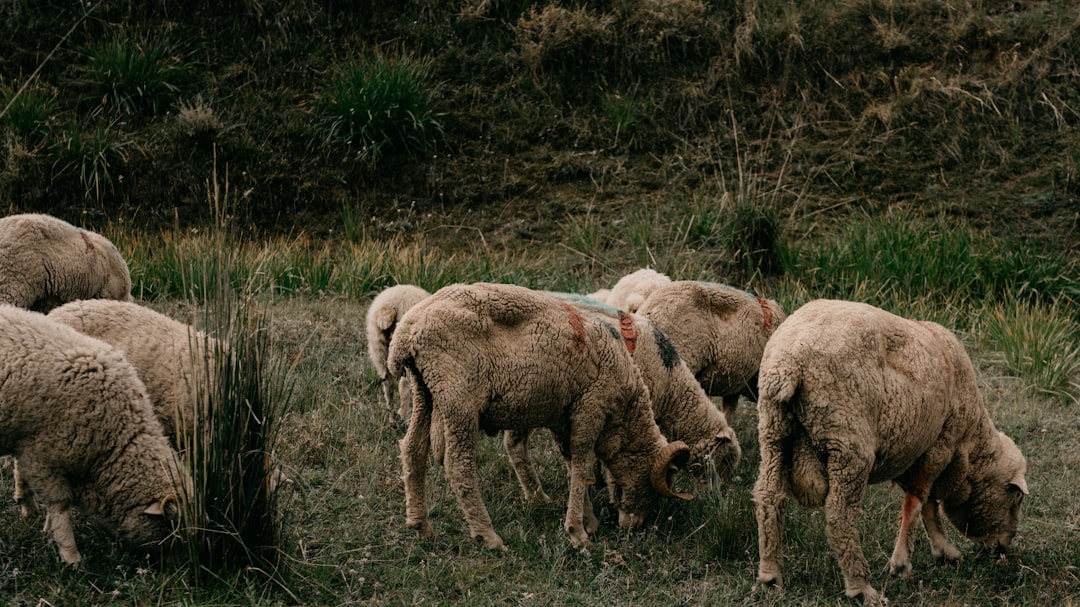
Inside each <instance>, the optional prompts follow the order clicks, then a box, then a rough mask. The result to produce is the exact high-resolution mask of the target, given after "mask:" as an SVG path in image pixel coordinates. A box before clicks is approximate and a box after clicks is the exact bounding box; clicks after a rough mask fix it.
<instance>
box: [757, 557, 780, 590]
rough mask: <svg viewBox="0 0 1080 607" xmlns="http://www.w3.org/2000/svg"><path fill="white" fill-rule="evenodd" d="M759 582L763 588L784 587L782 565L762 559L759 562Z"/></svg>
mask: <svg viewBox="0 0 1080 607" xmlns="http://www.w3.org/2000/svg"><path fill="white" fill-rule="evenodd" d="M757 581H758V584H760V585H761V586H762V587H763V588H782V587H783V586H784V579H783V577H781V575H780V567H779V566H778V565H777V564H776V563H772V562H768V561H762V562H761V563H758V575H757Z"/></svg>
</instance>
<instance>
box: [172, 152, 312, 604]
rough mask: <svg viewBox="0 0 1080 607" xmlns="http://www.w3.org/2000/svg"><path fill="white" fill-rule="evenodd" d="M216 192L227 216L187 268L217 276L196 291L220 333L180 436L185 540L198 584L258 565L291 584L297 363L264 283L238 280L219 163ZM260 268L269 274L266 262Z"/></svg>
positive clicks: (205, 318)
mask: <svg viewBox="0 0 1080 607" xmlns="http://www.w3.org/2000/svg"><path fill="white" fill-rule="evenodd" d="M207 194H208V197H209V198H210V202H211V204H212V206H213V207H214V209H215V215H216V216H217V217H218V221H219V223H218V224H217V226H216V227H215V229H214V230H213V231H212V233H211V234H210V235H209V236H208V240H207V244H208V247H207V249H206V250H204V251H202V252H201V253H200V255H199V256H198V257H197V258H195V259H192V260H191V262H190V263H189V264H187V265H186V266H184V267H183V268H181V269H180V271H181V273H185V270H186V269H191V268H195V267H202V268H203V271H202V274H201V275H202V276H203V277H209V279H208V280H206V279H204V282H203V283H202V285H201V286H202V288H203V289H204V290H203V291H201V292H199V293H198V295H199V297H197V296H196V291H194V290H188V291H187V292H188V293H190V294H191V295H190V297H191V299H190V303H191V305H192V307H193V308H194V309H195V310H196V312H195V316H196V318H197V322H196V325H197V326H199V327H200V328H202V329H204V330H205V331H206V333H207V335H212V336H214V337H216V341H215V342H214V343H213V344H210V343H206V344H203V345H204V347H203V348H201V350H202V351H205V352H207V355H206V358H205V359H204V360H194V361H192V363H193V367H194V368H195V369H196V372H195V373H194V377H193V378H192V384H191V386H189V388H190V391H191V398H192V400H193V402H195V403H197V404H198V406H196V407H195V408H194V411H195V412H194V415H195V419H194V420H193V422H194V423H193V424H192V426H193V430H192V431H191V433H190V434H188V433H187V432H184V431H181V432H179V434H178V437H177V447H178V451H179V452H180V454H181V457H182V461H183V463H184V464H185V465H186V466H187V468H188V469H189V471H190V472H191V476H192V479H193V487H192V490H191V492H190V494H186V495H184V496H183V498H182V500H181V503H182V504H183V512H182V520H183V521H184V522H183V525H182V527H181V529H180V530H179V534H180V545H181V550H182V551H183V552H184V554H185V556H186V558H187V560H186V565H187V567H188V571H189V573H190V575H191V579H192V582H193V584H195V585H196V586H205V585H207V584H209V583H210V582H212V581H214V582H219V581H225V580H230V579H232V578H233V577H234V576H240V575H246V574H251V573H255V574H257V576H256V577H261V578H264V579H266V580H270V581H272V582H275V583H276V584H277V585H279V586H280V587H281V588H283V589H284V588H285V586H284V584H283V583H282V580H284V579H285V578H286V577H287V575H288V572H287V568H286V563H287V560H286V559H284V558H283V556H284V550H283V548H282V540H283V538H282V529H283V520H284V517H283V513H282V511H281V509H280V508H279V503H280V499H281V494H282V492H283V491H285V490H286V486H287V484H288V479H287V476H286V475H285V473H283V471H282V470H283V466H282V464H281V462H279V461H278V460H277V457H276V453H277V451H278V446H279V445H278V441H279V435H280V428H281V426H280V424H281V421H282V418H283V417H284V416H285V415H286V414H287V413H288V411H289V409H290V406H291V396H292V387H293V386H292V374H291V372H292V367H290V366H288V364H287V361H285V360H284V358H283V357H282V356H280V354H279V353H278V352H277V351H276V344H275V342H274V340H273V333H272V330H271V329H272V327H271V324H272V323H271V319H270V317H269V314H268V313H267V312H266V308H265V305H266V304H262V303H259V300H258V298H257V297H256V296H257V295H258V290H257V288H256V286H255V285H253V284H252V283H250V282H249V283H247V284H245V285H243V288H240V289H237V288H235V287H234V284H233V282H232V280H233V277H232V270H233V268H234V267H235V266H237V265H238V263H239V261H240V260H239V259H237V256H236V254H235V251H236V249H235V248H234V247H233V246H232V243H231V242H230V239H229V236H228V232H227V231H226V229H225V228H226V223H227V220H226V217H227V216H228V215H227V211H226V207H227V205H228V203H229V200H228V183H226V184H225V186H224V188H220V187H219V184H218V181H217V171H216V170H215V171H214V174H213V177H212V180H211V181H210V182H208V184H207ZM251 275H252V276H258V275H259V272H258V267H256V268H252V269H251ZM181 279H182V280H185V278H184V277H183V276H182V277H181ZM198 350H200V349H197V348H192V351H193V352H195V351H198ZM178 427H181V428H184V427H186V425H185V424H179V425H178ZM294 598H295V597H294Z"/></svg>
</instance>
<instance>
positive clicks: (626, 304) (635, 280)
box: [604, 268, 671, 312]
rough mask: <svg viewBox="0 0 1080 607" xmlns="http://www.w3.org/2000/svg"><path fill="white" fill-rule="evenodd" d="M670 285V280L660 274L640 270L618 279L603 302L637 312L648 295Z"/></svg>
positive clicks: (648, 269) (654, 271)
mask: <svg viewBox="0 0 1080 607" xmlns="http://www.w3.org/2000/svg"><path fill="white" fill-rule="evenodd" d="M670 283H671V279H670V278H668V277H667V276H665V275H663V274H661V273H660V272H657V271H656V270H652V269H650V268H641V269H640V270H637V271H635V272H631V273H630V274H627V275H626V276H623V277H622V278H620V279H619V281H618V282H616V283H615V286H614V287H611V292H610V293H608V294H607V297H606V298H605V299H604V302H605V303H608V304H611V305H613V306H615V307H616V308H618V309H620V310H626V311H627V312H637V311H638V308H640V307H641V304H642V303H644V302H645V300H646V299H648V297H649V294H651V293H652V292H653V291H655V290H656V289H658V288H660V287H662V286H664V285H666V284H670Z"/></svg>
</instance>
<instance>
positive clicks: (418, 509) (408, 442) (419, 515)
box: [400, 387, 435, 538]
mask: <svg viewBox="0 0 1080 607" xmlns="http://www.w3.org/2000/svg"><path fill="white" fill-rule="evenodd" d="M413 397H414V399H415V402H414V403H413V410H412V419H411V420H410V421H409V429H408V430H407V431H406V432H405V438H403V439H402V440H401V445H400V447H401V467H402V479H403V480H404V481H405V524H406V525H408V526H409V527H410V528H412V529H417V530H419V531H420V535H421V536H422V537H425V538H430V537H433V536H434V535H435V532H434V530H432V528H431V521H429V520H428V512H427V501H426V499H425V497H424V490H425V487H424V483H425V477H426V476H427V457H428V448H429V445H430V438H429V435H430V433H431V425H432V424H431V401H430V398H431V396H430V393H428V392H427V390H426V389H421V388H420V387H418V388H417V389H416V390H415V391H414V394H413Z"/></svg>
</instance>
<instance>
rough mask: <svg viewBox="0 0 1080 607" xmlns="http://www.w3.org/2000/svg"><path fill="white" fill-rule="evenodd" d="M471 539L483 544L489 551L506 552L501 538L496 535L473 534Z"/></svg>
mask: <svg viewBox="0 0 1080 607" xmlns="http://www.w3.org/2000/svg"><path fill="white" fill-rule="evenodd" d="M473 539H474V540H476V541H478V542H483V543H484V547H485V548H487V549H489V550H502V551H503V552H506V551H507V548H506V544H504V543H503V541H502V538H501V537H499V535H498V534H497V533H495V532H494V531H491V532H489V533H476V534H473Z"/></svg>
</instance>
